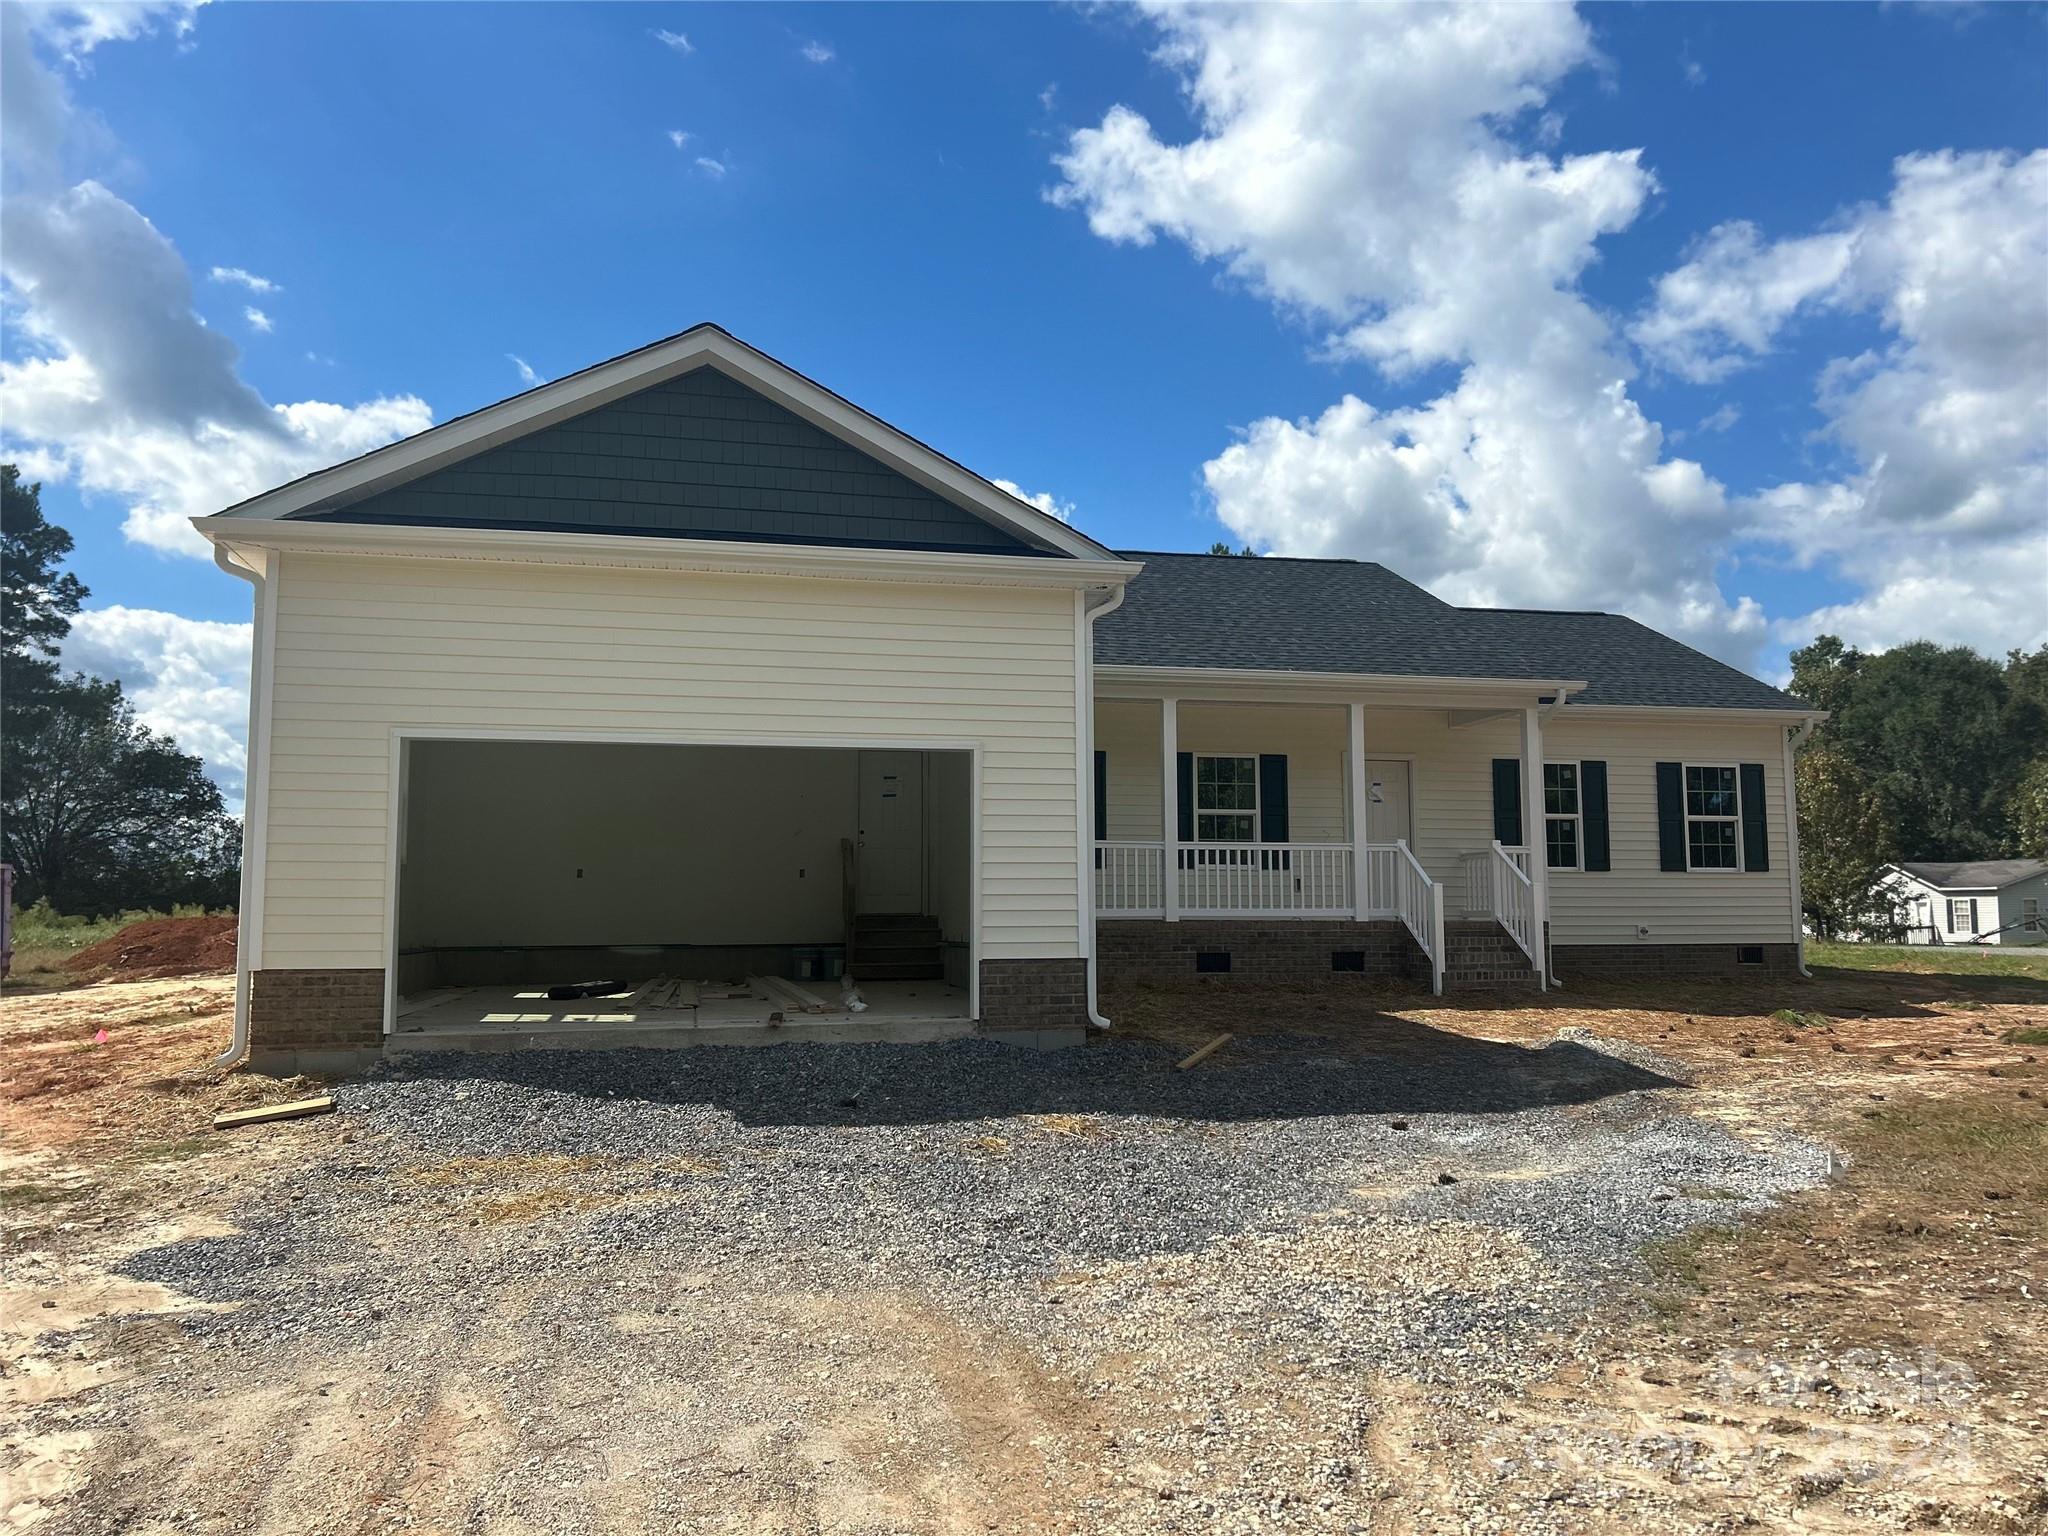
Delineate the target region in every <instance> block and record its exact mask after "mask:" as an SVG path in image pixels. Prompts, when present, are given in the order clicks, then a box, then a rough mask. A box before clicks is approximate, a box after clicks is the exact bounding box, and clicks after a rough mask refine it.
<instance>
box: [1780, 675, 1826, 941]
mask: <svg viewBox="0 0 2048 1536" xmlns="http://www.w3.org/2000/svg"><path fill="white" fill-rule="evenodd" d="M1823 718H1824V717H1823V716H1819V715H1808V716H1807V717H1806V718H1805V719H1804V720H1802V721H1800V722H1799V724H1798V725H1797V726H1796V727H1794V728H1793V729H1792V730H1789V731H1787V732H1786V733H1785V823H1786V826H1785V831H1786V837H1785V843H1786V846H1787V847H1788V848H1789V849H1790V858H1791V865H1790V868H1791V871H1792V953H1793V957H1794V959H1793V963H1794V964H1795V965H1796V966H1797V967H1798V969H1799V974H1800V975H1801V976H1803V977H1805V978H1806V979H1807V980H1808V981H1811V980H1812V979H1813V972H1811V971H1809V970H1808V969H1807V968H1806V903H1805V901H1804V900H1803V899H1802V897H1801V895H1800V890H1799V781H1798V779H1797V778H1795V777H1794V776H1793V775H1794V768H1793V760H1794V759H1795V758H1796V757H1797V756H1798V755H1799V749H1800V748H1801V747H1802V746H1804V745H1805V744H1806V738H1807V737H1809V736H1811V735H1812V734H1813V733H1814V730H1815V729H1816V728H1817V727H1818V726H1819V725H1820V722H1821V720H1822V719H1823Z"/></svg>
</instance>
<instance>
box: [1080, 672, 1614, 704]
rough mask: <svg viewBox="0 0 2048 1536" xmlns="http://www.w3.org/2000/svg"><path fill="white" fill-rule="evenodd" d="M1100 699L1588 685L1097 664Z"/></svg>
mask: <svg viewBox="0 0 2048 1536" xmlns="http://www.w3.org/2000/svg"><path fill="white" fill-rule="evenodd" d="M1095 674H1096V678H1097V680H1098V684H1099V686H1098V687H1097V689H1096V692H1097V693H1098V694H1101V693H1115V692H1118V691H1121V690H1124V689H1131V690H1137V691H1139V692H1140V693H1141V694H1151V693H1173V694H1176V695H1177V696H1179V697H1183V698H1194V697H1196V696H1197V695H1199V694H1201V693H1202V692H1203V691H1205V690H1228V691H1230V692H1238V691H1242V690H1246V689H1256V690H1260V691H1266V692H1276V693H1279V692H1284V693H1290V694H1295V695H1300V696H1317V697H1327V698H1332V699H1341V698H1355V697H1357V696H1358V695H1360V694H1362V693H1369V694H1376V695H1385V696H1389V697H1393V696H1403V697H1405V696H1410V695H1413V696H1417V697H1420V698H1427V699H1430V700H1437V699H1443V698H1446V697H1455V698H1457V699H1459V700H1460V701H1472V700H1478V699H1486V698H1497V697H1500V696H1502V695H1508V696H1510V697H1512V699H1513V700H1514V701H1515V702H1516V703H1518V704H1530V703H1534V702H1535V700H1534V699H1533V698H1531V697H1529V696H1530V695H1547V696H1549V697H1551V698H1558V697H1569V696H1570V695H1571V694H1573V693H1575V692H1577V691H1578V690H1580V689H1582V688H1584V687H1585V686H1586V683H1585V681H1584V680H1583V679H1575V678H1536V677H1433V676H1432V677H1418V676H1411V675H1407V674H1398V673H1377V672H1281V671H1266V670H1263V669H1259V668H1250V667H1144V666H1132V665H1128V664H1116V663H1108V662H1103V663H1098V664H1097V666H1096V668H1095Z"/></svg>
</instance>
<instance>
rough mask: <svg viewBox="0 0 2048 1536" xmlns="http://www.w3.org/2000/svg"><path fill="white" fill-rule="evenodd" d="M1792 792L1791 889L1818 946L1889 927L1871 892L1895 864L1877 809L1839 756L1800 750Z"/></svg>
mask: <svg viewBox="0 0 2048 1536" xmlns="http://www.w3.org/2000/svg"><path fill="white" fill-rule="evenodd" d="M1793 778H1794V780H1795V782H1796V783H1797V785H1798V788H1799V889H1800V897H1801V900H1802V901H1803V903H1804V905H1805V910H1806V917H1807V920H1808V921H1809V922H1810V923H1811V925H1812V927H1813V931H1814V932H1815V933H1817V934H1819V935H1820V936H1821V937H1822V938H1824V939H1832V938H1836V937H1839V936H1840V935H1841V934H1843V933H1845V932H1860V933H1866V934H1867V933H1871V932H1873V931H1879V932H1881V931H1882V930H1884V929H1886V928H1887V927H1888V926H1889V925H1890V922H1891V920H1892V919H1891V903H1890V902H1889V901H1888V900H1886V899H1885V898H1884V897H1883V895H1882V893H1881V892H1880V891H1879V889H1878V876H1879V872H1880V871H1881V869H1882V868H1883V866H1884V865H1885V864H1886V863H1888V862H1890V861H1891V860H1892V859H1893V858H1895V857H1896V856H1897V855H1896V852H1895V844H1894V840H1895V837H1896V831H1895V828H1894V827H1893V825H1892V822H1891V819H1890V817H1889V816H1888V815H1887V814H1886V811H1885V805H1884V801H1883V800H1882V799H1881V798H1880V797H1879V795H1878V793H1877V791H1876V790H1875V789H1874V788H1873V787H1872V785H1871V783H1870V781H1869V780H1868V779H1867V778H1866V777H1865V776H1864V775H1863V773H1862V771H1861V770H1860V769H1858V768H1857V766H1856V764H1855V763H1854V762H1853V761H1852V760H1851V759H1850V758H1849V756H1848V755H1847V754H1846V753H1844V752H1842V751H1841V750H1840V749H1839V748H1836V747H1831V746H1826V745H1820V746H1808V747H1807V748H1806V750H1805V751H1803V752H1801V753H1800V754H1799V759H1798V761H1797V763H1796V764H1795V765H1794V767H1793Z"/></svg>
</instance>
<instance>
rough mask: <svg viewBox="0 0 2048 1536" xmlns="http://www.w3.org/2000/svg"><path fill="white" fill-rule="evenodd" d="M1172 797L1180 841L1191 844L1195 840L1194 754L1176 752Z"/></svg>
mask: <svg viewBox="0 0 2048 1536" xmlns="http://www.w3.org/2000/svg"><path fill="white" fill-rule="evenodd" d="M1173 779H1174V785H1173V789H1174V796H1173V803H1174V806H1175V807H1176V820H1177V821H1178V823H1179V826H1180V840H1181V841H1182V842H1184V843H1192V842H1193V841H1194V840H1195V754H1194V753H1192V752H1177V753H1175V754H1174V758H1173Z"/></svg>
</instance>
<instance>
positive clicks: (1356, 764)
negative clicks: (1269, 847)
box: [1348, 699, 1415, 922]
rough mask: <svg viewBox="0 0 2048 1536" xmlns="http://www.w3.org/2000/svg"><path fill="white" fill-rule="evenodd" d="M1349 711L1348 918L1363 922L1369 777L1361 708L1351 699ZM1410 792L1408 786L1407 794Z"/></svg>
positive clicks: (1366, 905) (1368, 903)
mask: <svg viewBox="0 0 2048 1536" xmlns="http://www.w3.org/2000/svg"><path fill="white" fill-rule="evenodd" d="M1350 710H1351V747H1350V751H1349V754H1348V755H1349V758H1350V769H1351V773H1350V779H1351V915H1352V916H1353V917H1355V918H1357V919H1358V920H1359V921H1360V922H1363V921H1364V920H1365V914H1366V912H1367V911H1368V910H1369V909H1370V907H1371V900H1370V898H1371V895H1372V893H1371V892H1370V891H1368V890H1367V889H1366V874H1367V864H1368V862H1369V861H1368V860H1367V858H1366V852H1365V848H1366V838H1367V835H1368V834H1369V832H1370V828H1369V826H1368V825H1367V824H1368V823H1369V822H1370V821H1371V819H1372V817H1371V806H1372V801H1371V800H1370V799H1369V798H1368V780H1369V779H1370V777H1371V776H1370V775H1369V774H1367V773H1366V771H1365V706H1364V705H1363V704H1360V703H1359V702H1358V701H1357V700H1355V699H1354V700H1353V701H1352V702H1351V705H1350ZM1414 792H1415V791H1414V789H1413V788H1412V787H1411V788H1410V790H1409V793H1410V794H1413V793H1414Z"/></svg>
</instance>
